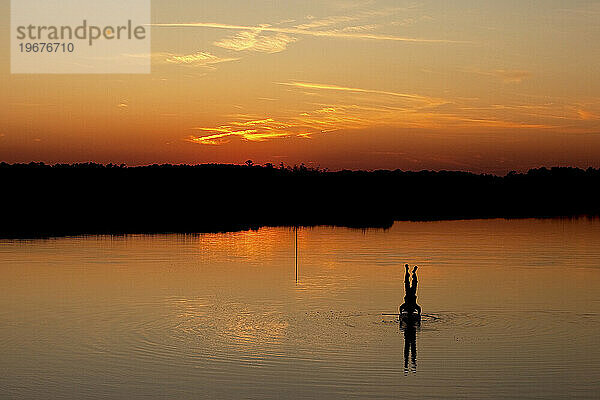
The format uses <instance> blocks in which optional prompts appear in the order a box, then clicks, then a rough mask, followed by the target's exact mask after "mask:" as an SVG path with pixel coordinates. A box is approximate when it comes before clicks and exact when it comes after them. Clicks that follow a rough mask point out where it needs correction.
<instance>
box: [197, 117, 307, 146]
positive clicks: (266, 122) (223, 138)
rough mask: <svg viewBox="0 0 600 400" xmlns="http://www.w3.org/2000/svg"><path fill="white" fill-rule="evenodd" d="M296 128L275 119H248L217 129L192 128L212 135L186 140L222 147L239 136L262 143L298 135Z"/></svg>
mask: <svg viewBox="0 0 600 400" xmlns="http://www.w3.org/2000/svg"><path fill="white" fill-rule="evenodd" d="M240 128H241V129H240ZM244 128H246V129H244ZM294 128H295V126H294V125H291V124H289V123H285V122H281V121H277V120H275V119H274V118H259V119H249V118H246V119H245V120H243V121H234V122H231V123H229V124H227V125H221V126H217V127H215V128H205V127H195V128H192V129H194V130H199V131H202V132H207V133H210V134H209V135H206V136H189V137H188V138H187V139H186V140H187V141H188V142H191V143H196V144H205V145H220V144H225V143H228V142H229V140H228V138H230V137H235V136H238V137H241V138H242V139H243V140H246V141H250V142H261V141H265V140H267V139H274V138H280V137H286V136H292V135H296V134H297V132H294V131H293V129H294Z"/></svg>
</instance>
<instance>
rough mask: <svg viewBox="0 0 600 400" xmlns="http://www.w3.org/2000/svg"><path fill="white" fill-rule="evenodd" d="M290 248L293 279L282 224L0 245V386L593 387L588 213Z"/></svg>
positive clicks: (528, 392) (32, 392)
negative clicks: (398, 317) (415, 284)
mask: <svg viewBox="0 0 600 400" xmlns="http://www.w3.org/2000/svg"><path fill="white" fill-rule="evenodd" d="M298 243H299V269H298V281H297V282H296V271H295V267H294V232H293V230H290V229H287V228H266V229H261V230H259V231H257V232H241V233H229V234H207V235H199V236H180V235H164V236H130V237H119V238H111V237H85V238H61V239H52V240H34V241H6V240H4V241H0V398H1V399H13V398H14V399H54V398H70V399H92V398H97V399H107V398H113V399H116V398H123V399H136V398H144V399H146V398H169V399H175V398H177V399H198V398H211V399H212V398H231V399H238V398H239V399H264V398H283V399H288V398H290V399H293V398H319V399H326V398H361V399H362V398H399V397H404V396H407V395H408V396H413V397H411V398H449V397H450V398H470V399H485V398H543V399H551V398H598V396H599V393H600V339H599V334H600V221H596V222H593V221H589V220H584V219H581V220H576V221H569V220H544V221H540V220H518V221H504V220H491V221H454V222H428V223H409V222H406V223H404V222H402V223H397V224H396V225H394V227H393V228H392V229H390V230H388V231H377V230H369V231H364V232H363V231H357V230H349V229H340V228H329V227H319V228H314V229H300V230H299V232H298ZM405 262H407V263H410V264H411V265H412V264H418V265H419V266H420V269H419V292H418V296H419V303H420V304H421V306H422V307H423V312H424V313H426V314H427V315H426V316H425V317H424V318H423V321H422V323H421V326H420V328H419V329H418V330H416V332H414V333H413V334H414V337H413V335H412V334H411V331H410V330H408V331H405V330H403V329H402V327H401V326H400V325H399V324H398V323H397V322H395V321H393V317H386V316H382V315H381V313H382V312H395V311H396V310H397V307H398V305H399V304H400V303H401V301H402V297H403V293H402V290H403V289H402V287H403V285H402V279H403V268H402V265H403V264H404V263H405ZM413 341H414V344H415V346H414V350H415V352H414V353H413V354H409V353H410V351H409V352H408V353H407V354H406V357H405V342H406V344H407V345H408V347H407V350H410V345H411V344H412V342H413Z"/></svg>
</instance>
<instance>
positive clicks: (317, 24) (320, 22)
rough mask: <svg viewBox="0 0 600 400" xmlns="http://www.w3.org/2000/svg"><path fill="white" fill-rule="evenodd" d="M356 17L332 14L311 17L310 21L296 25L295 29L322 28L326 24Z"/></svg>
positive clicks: (330, 24)
mask: <svg viewBox="0 0 600 400" xmlns="http://www.w3.org/2000/svg"><path fill="white" fill-rule="evenodd" d="M357 19H358V17H352V16H342V15H340V16H333V17H327V18H320V19H314V18H311V19H310V22H307V23H304V24H300V25H296V28H297V29H313V28H324V27H327V26H332V25H337V24H339V23H344V22H351V21H356V20H357Z"/></svg>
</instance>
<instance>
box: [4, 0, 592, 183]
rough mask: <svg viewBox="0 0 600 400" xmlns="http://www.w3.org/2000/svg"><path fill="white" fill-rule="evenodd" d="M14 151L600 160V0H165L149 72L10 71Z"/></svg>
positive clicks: (472, 163)
mask: <svg viewBox="0 0 600 400" xmlns="http://www.w3.org/2000/svg"><path fill="white" fill-rule="evenodd" d="M9 3H10V2H9V1H8V0H0V6H1V7H2V9H3V10H4V11H3V12H2V14H1V16H0V21H1V22H2V24H1V26H2V28H0V32H1V33H0V34H1V35H2V37H3V39H5V40H4V43H5V49H4V51H3V52H2V54H1V55H0V62H1V63H2V65H3V68H2V70H1V71H0V85H1V87H2V92H1V95H0V120H1V121H2V124H1V125H0V160H2V161H8V162H16V161H27V162H28V161H45V162H75V161H90V160H93V161H97V162H106V163H107V162H116V163H121V162H125V163H128V164H146V163H154V162H158V163H162V162H172V163H179V162H186V163H204V162H235V163H241V162H244V161H245V160H246V159H253V160H254V161H255V162H258V163H263V162H273V163H279V162H284V163H286V164H294V163H300V162H305V163H307V164H311V165H320V166H322V167H328V168H330V169H338V168H366V169H374V168H402V169H425V168H427V169H441V168H444V169H462V170H471V171H477V172H479V171H486V172H497V173H504V172H507V171H509V170H512V169H516V170H524V169H527V168H531V167H536V166H540V165H576V166H581V167H587V166H594V167H599V166H600V73H599V72H600V44H598V40H597V38H598V37H600V23H599V21H600V19H599V18H598V17H599V16H600V5H599V4H598V3H597V2H595V1H569V2H565V1H556V0H540V1H528V2H525V4H524V2H522V1H513V0H509V1H503V2H501V3H502V4H497V3H498V2H492V1H464V0H460V1H455V2H452V4H447V2H445V1H444V2H443V1H391V0H389V1H384V0H373V1H353V0H340V1H337V0H336V1H328V2H324V1H296V0H291V1H286V2H285V4H284V3H283V2H275V1H264V0H259V1H254V2H241V1H237V0H235V1H234V0H225V1H220V2H218V3H217V2H194V1H178V2H168V1H164V0H154V1H153V10H152V11H153V17H152V19H153V23H154V25H155V26H153V27H152V48H153V50H152V60H153V67H152V74H150V75H43V74H40V75H11V74H10V68H9V64H10V49H8V48H7V46H8V45H6V43H9V40H8V37H9V35H10V34H11V33H10V19H9V13H8V8H9Z"/></svg>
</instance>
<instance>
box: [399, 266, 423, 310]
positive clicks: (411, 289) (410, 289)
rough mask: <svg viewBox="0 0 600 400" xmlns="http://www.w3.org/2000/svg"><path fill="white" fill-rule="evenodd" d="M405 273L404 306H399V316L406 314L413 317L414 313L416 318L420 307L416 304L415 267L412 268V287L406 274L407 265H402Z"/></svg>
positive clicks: (408, 274)
mask: <svg viewBox="0 0 600 400" xmlns="http://www.w3.org/2000/svg"><path fill="white" fill-rule="evenodd" d="M404 268H405V269H406V273H405V274H404V293H405V294H404V304H402V305H401V306H400V314H403V313H407V314H408V315H413V314H414V313H415V311H416V312H417V314H418V316H421V307H420V306H419V305H418V304H417V284H418V282H419V281H418V279H417V268H418V267H417V266H416V265H415V267H414V268H413V273H412V286H411V283H410V273H409V272H408V264H405V265H404Z"/></svg>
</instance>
